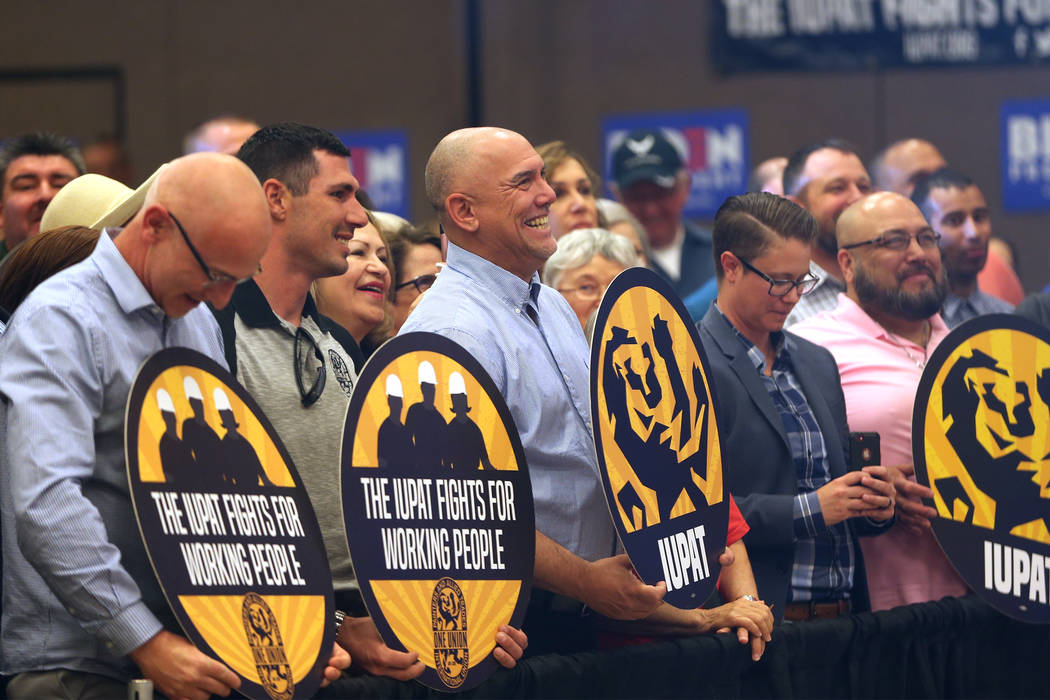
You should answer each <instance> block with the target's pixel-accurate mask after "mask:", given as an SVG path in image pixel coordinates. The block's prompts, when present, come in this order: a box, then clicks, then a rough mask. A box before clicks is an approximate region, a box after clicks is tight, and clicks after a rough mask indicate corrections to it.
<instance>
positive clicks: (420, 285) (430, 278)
mask: <svg viewBox="0 0 1050 700" xmlns="http://www.w3.org/2000/svg"><path fill="white" fill-rule="evenodd" d="M437 278H438V276H437V275H433V274H431V275H420V276H419V277H414V278H412V279H410V280H409V281H407V282H402V283H401V284H399V285H397V286H396V287H394V291H395V292H400V291H401V290H402V289H404V288H405V287H408V286H413V287H415V288H416V291H417V292H419V293H420V294H422V293H423V292H425V291H427V290H428V289H430V288H431V287H432V286H433V285H434V280H436V279H437Z"/></svg>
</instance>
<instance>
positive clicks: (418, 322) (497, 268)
mask: <svg viewBox="0 0 1050 700" xmlns="http://www.w3.org/2000/svg"><path fill="white" fill-rule="evenodd" d="M542 170H543V161H542V159H541V158H540V157H539V156H538V155H537V154H536V151H535V150H534V149H533V148H532V146H531V145H530V144H529V142H528V141H527V140H526V139H525V138H524V137H522V136H521V135H520V134H516V133H514V132H511V131H506V130H502V129H497V128H492V127H483V128H476V129H462V130H460V131H456V132H453V133H451V134H449V135H448V136H446V137H445V138H444V139H442V141H441V142H440V143H439V144H438V146H437V147H436V148H435V149H434V152H433V153H432V154H431V156H430V160H429V161H428V162H427V169H426V191H427V198H428V200H430V202H431V204H432V205H433V206H434V208H435V210H437V211H438V214H439V216H440V220H441V224H442V226H443V227H444V230H445V233H446V234H447V236H448V240H449V246H448V259H447V264H446V266H445V269H444V270H443V271H442V272H441V274H440V275H438V278H437V281H436V282H435V283H434V286H433V287H432V288H431V289H430V290H429V291H428V292H427V293H426V294H425V295H424V297H423V299H422V301H421V302H420V303H419V306H418V307H417V308H416V310H415V311H413V312H412V313H411V314H410V315H409V317H408V320H407V321H406V323H405V324H404V326H403V327H402V329H401V333H409V332H412V331H429V332H433V333H438V334H440V335H443V336H445V337H447V338H450V339H451V340H454V341H455V342H457V343H459V344H460V345H462V346H463V347H464V348H465V349H466V350H467V351H468V352H469V353H471V355H473V356H474V357H475V358H476V359H477V360H478V361H479V362H480V363H481V365H482V367H484V368H485V371H486V372H488V373H489V375H490V376H491V377H492V379H493V381H494V382H495V384H496V386H497V387H498V388H499V390H500V393H501V394H502V395H503V397H504V399H506V401H507V405H508V407H509V408H510V412H511V416H512V417H513V419H514V423H515V425H516V427H517V429H518V432H519V433H520V435H521V442H522V446H523V447H524V449H525V456H526V460H527V462H528V465H529V476H530V478H531V480H532V489H533V499H534V502H535V509H536V528H537V532H536V566H535V585H536V589H537V590H534V591H533V597H532V603H531V604H530V614H529V616H527V617H526V623H525V628H526V631H528V633H529V639H530V642H529V645H530V646H529V650H530V651H531V652H534V653H535V652H538V651H549V650H555V651H571V650H574V649H578V648H585V647H586V646H587V645H588V643H589V641H590V640H591V635H592V634H593V629H591V625H590V622H589V618H588V617H586V616H583V617H581V612H583V610H584V608H585V607H586V608H591V609H593V610H595V611H597V612H598V613H601V614H602V615H605V616H608V617H610V618H613V619H618V620H633V619H640V618H648V619H650V620H653V622H654V623H656V625H657V626H658V627H659V628H660V629H662V630H663V631H667V632H671V631H675V632H679V633H694V634H696V633H701V632H704V631H707V629H709V628H711V625H712V624H714V623H715V622H716V619H715V617H717V616H715V617H706V613H707V611H675V610H674V609H669V608H670V606H667V605H662V604H661V600H662V598H663V595H664V593H665V592H666V586H665V585H664V583H663V582H661V583H659V584H657V585H655V586H649V585H646V584H644V583H643V582H641V581H640V580H639V579H638V578H637V577H636V576H635V574H634V573H633V571H632V569H631V566H630V562H629V560H628V559H627V557H626V555H619V556H616V555H615V552H616V551H617V550H616V547H617V540H616V533H615V530H614V529H613V524H612V521H611V519H610V516H609V510H608V507H607V505H606V503H605V498H604V495H603V492H602V484H601V479H600V476H599V474H598V471H597V470H598V467H597V462H596V458H595V452H594V442H593V438H592V433H591V416H590V404H589V392H590V370H589V367H588V363H589V352H588V348H587V342H586V340H585V339H584V336H583V333H582V331H581V329H580V323H579V321H578V320H577V318H576V315H575V314H574V313H573V311H572V309H571V308H570V307H569V305H568V303H567V302H566V301H565V300H564V298H563V297H562V296H561V295H560V294H559V293H558V292H557V291H555V290H553V289H551V288H550V287H546V286H544V285H542V284H540V281H539V275H538V274H537V270H538V269H539V268H540V266H542V265H543V263H544V261H546V260H547V258H548V257H549V256H550V255H551V254H552V253H553V252H554V250H555V249H556V247H557V245H556V243H555V242H554V238H553V236H552V235H551V229H550V223H549V216H548V212H549V208H550V204H551V202H553V201H554V198H555V196H554V191H553V190H552V189H551V188H550V186H549V185H547V183H546V182H545V181H544V179H543V173H542ZM756 605H761V604H760V603H756ZM723 607H724V608H729V606H723ZM762 607H763V609H764V606H762ZM719 610H722V609H721V608H720V609H719ZM723 612H726V611H723ZM533 613H549V614H548V615H545V616H542V617H543V622H542V623H540V624H539V625H537V624H536V623H537V621H538V619H539V618H540V617H541V616H540V615H538V614H537V615H535V616H534V615H533ZM701 613H703V614H701ZM719 614H722V613H719ZM723 623H724V624H723ZM548 624H549V629H543V628H542V626H543V625H548ZM744 624H745V623H744V622H743V621H741V619H739V618H736V617H732V618H730V617H718V625H717V627H722V626H725V627H738V626H743V625H744ZM717 627H716V628H717ZM754 633H755V634H758V633H759V629H758V626H757V624H756V625H754Z"/></svg>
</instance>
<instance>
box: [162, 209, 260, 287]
mask: <svg viewBox="0 0 1050 700" xmlns="http://www.w3.org/2000/svg"><path fill="white" fill-rule="evenodd" d="M168 216H169V217H171V220H172V221H174V222H175V227H176V228H177V229H179V233H181V234H182V240H184V241H186V246H187V247H188V248H189V249H190V252H191V253H193V257H194V259H195V260H196V261H197V264H198V265H200V266H201V270H203V271H204V276H205V277H207V278H208V281H207V282H205V283H204V285H203V286H204V288H205V289H207V288H208V287H213V286H215V285H217V284H229V283H230V282H232V283H233V284H241V283H242V282H247V281H248V280H250V279H251V278H252V277H255V275H257V274H259V273H260V272H262V265H260V266H259V268H258V269H257V270H256V271H255V273H254V274H251V275H248V276H247V277H241V278H237V277H234V276H233V275H227V274H225V273H222V272H214V271H212V269H211V268H210V267H208V264H207V263H206V262H204V258H202V257H201V254H200V251H199V250H197V246H195V245H193V242H192V241H191V240H190V237H189V236H187V235H186V229H184V228H182V224H181V223H179V220H178V219H176V218H175V215H174V214H172V213H171V212H170V211H169V212H168Z"/></svg>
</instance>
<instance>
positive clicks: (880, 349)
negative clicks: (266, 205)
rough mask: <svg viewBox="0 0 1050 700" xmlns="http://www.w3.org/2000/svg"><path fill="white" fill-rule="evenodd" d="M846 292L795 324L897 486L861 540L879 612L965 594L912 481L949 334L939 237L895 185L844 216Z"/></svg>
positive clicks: (926, 494)
mask: <svg viewBox="0 0 1050 700" xmlns="http://www.w3.org/2000/svg"><path fill="white" fill-rule="evenodd" d="M835 232H836V236H837V238H838V248H839V252H838V263H839V266H840V267H841V269H842V274H843V277H844V279H845V281H846V293H845V294H840V295H839V297H838V306H836V307H835V309H834V310H833V311H828V312H824V313H821V314H818V315H816V316H814V317H812V318H809V319H806V320H805V321H803V322H801V323H799V324H796V325H794V326H792V327H791V330H792V332H795V333H797V334H798V335H800V336H802V337H804V338H807V339H808V340H810V341H811V342H814V343H818V344H819V345H820V346H821V347H824V348H827V350H828V351H830V352H831V354H832V356H833V357H834V358H835V363H836V365H837V366H838V371H839V375H840V376H841V377H842V392H843V395H844V398H845V402H846V411H847V412H848V414H849V423H850V428H852V429H853V430H856V431H863V432H876V433H878V434H879V436H880V438H881V449H882V458H883V463H884V464H888V465H894V466H892V467H891V468H890V471H891V477H892V480H893V484H894V486H895V487H896V489H897V520H898V522H897V524H896V525H894V526H893V527H892V528H891V529H890V531H889V532H888V533H886V536H885V537H879V538H877V539H871V540H863V541H862V542H861V546H862V548H863V550H864V558H865V560H866V561H867V562H868V563H869V564H870V566H869V568H868V591H869V594H870V596H871V605H872V609H873V610H886V609H889V608H893V607H896V606H898V605H907V604H910V603H920V602H925V601H928V600H939V599H940V598H942V597H944V596H959V595H965V594H966V592H967V588H966V584H965V583H963V580H962V579H961V578H960V577H959V575H958V574H957V573H956V572H955V569H954V568H953V567H952V565H951V564H950V563H949V562H948V559H947V558H946V557H945V556H944V553H943V552H942V551H941V548H940V547H939V546H938V545H937V542H936V540H935V539H934V537H933V534H932V533H931V531H930V523H929V518H930V517H935V516H936V515H937V511H936V510H934V509H932V508H930V507H929V506H926V505H924V504H923V499H928V500H929V501H931V502H932V500H933V492H932V491H930V489H928V488H926V487H924V486H921V485H919V484H918V483H916V482H915V481H914V480H913V478H911V476H912V474H913V472H914V467H913V465H912V411H913V407H914V403H915V394H916V392H917V391H918V388H919V380H920V378H921V377H922V373H923V370H924V369H925V367H926V362H927V360H928V359H929V358H930V355H931V353H932V352H933V351H934V350H935V349H936V347H937V345H938V344H939V343H940V342H941V341H942V340H943V339H944V337H945V336H946V335H947V334H948V327H947V326H946V325H945V323H944V320H943V319H942V318H941V315H940V314H939V313H938V311H939V310H940V309H941V307H942V306H943V304H944V298H945V295H946V293H947V289H948V282H947V279H946V276H945V271H944V266H943V264H942V260H941V248H940V246H939V245H938V241H939V239H940V235H939V234H938V233H936V232H935V231H934V230H933V228H931V227H930V224H929V223H928V222H927V221H926V218H925V217H924V216H923V214H922V212H921V211H920V210H919V207H918V206H917V205H916V204H915V203H914V202H912V201H911V200H910V199H908V198H907V197H905V196H903V195H900V194H897V193H896V192H878V193H876V194H873V195H870V196H869V197H867V198H865V199H862V200H860V201H858V202H856V203H854V204H852V205H851V206H850V207H849V208H847V209H846V210H845V211H844V212H843V213H842V216H840V217H839V220H838V224H837V226H836V230H835Z"/></svg>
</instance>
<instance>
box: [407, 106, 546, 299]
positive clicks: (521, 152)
mask: <svg viewBox="0 0 1050 700" xmlns="http://www.w3.org/2000/svg"><path fill="white" fill-rule="evenodd" d="M426 185H427V197H428V198H429V199H430V201H431V203H432V204H433V205H434V207H435V208H436V209H437V210H438V212H439V215H440V217H441V223H442V224H443V225H444V227H445V233H446V234H447V235H448V238H449V240H450V241H451V242H453V243H455V244H456V245H457V246H460V247H462V248H465V249H466V250H469V251H470V252H472V253H474V254H475V255H478V256H480V257H483V258H485V259H486V260H488V261H489V262H492V263H494V264H496V265H499V266H500V267H502V268H503V269H505V270H508V271H510V272H512V273H513V274H515V275H517V276H518V277H520V278H522V279H523V280H525V281H528V280H529V279H531V276H532V275H533V274H535V272H536V271H537V270H538V269H539V268H540V267H541V266H542V265H543V263H544V262H545V261H546V260H547V258H549V257H550V256H551V254H552V253H553V252H554V251H555V249H556V248H557V244H556V243H555V242H554V236H553V235H552V233H551V227H550V206H551V203H552V202H553V201H554V199H555V194H554V190H552V189H551V186H550V185H549V184H547V181H546V180H544V179H543V159H542V158H540V156H539V154H538V153H537V152H536V149H535V148H533V147H532V144H530V143H529V142H528V140H526V139H525V137H524V136H522V135H521V134H517V133H515V132H513V131H508V130H506V129H499V128H495V127H479V128H472V129H460V130H459V131H454V132H452V133H451V134H449V135H448V136H446V137H445V138H443V139H441V142H440V143H438V145H437V147H436V148H434V152H433V153H432V154H431V156H430V160H429V161H428V162H427V171H426Z"/></svg>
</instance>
